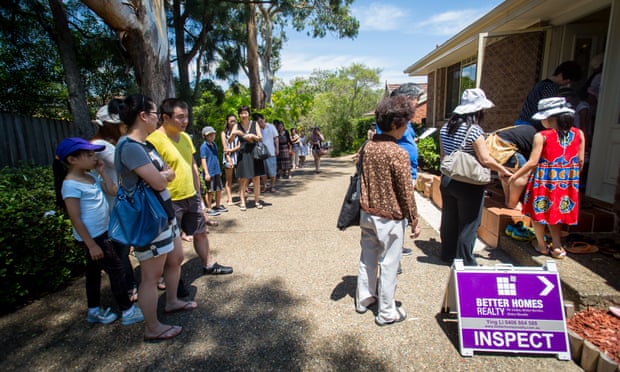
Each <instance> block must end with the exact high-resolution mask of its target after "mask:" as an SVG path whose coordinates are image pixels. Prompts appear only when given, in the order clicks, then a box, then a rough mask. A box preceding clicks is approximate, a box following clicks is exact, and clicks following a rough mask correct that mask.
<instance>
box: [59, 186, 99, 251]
mask: <svg viewBox="0 0 620 372" xmlns="http://www.w3.org/2000/svg"><path fill="white" fill-rule="evenodd" d="M65 207H66V208H67V214H69V219H70V220H71V224H73V228H74V229H75V231H76V232H77V233H78V235H79V236H80V237H81V238H82V240H83V241H84V244H85V245H86V248H88V254H89V255H90V258H92V260H93V261H97V260H99V259H102V258H103V250H102V249H101V247H100V246H99V245H98V244H97V243H96V242H95V240H93V237H92V236H90V234H89V233H88V229H87V228H86V225H84V222H83V221H82V214H81V212H80V199H78V198H66V199H65Z"/></svg>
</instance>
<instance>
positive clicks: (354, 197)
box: [336, 141, 368, 231]
mask: <svg viewBox="0 0 620 372" xmlns="http://www.w3.org/2000/svg"><path fill="white" fill-rule="evenodd" d="M366 142H368V141H366ZM366 142H364V145H363V146H362V148H361V150H360V156H359V159H358V161H357V169H356V172H355V174H354V175H353V176H351V179H350V180H349V187H348V188H347V192H346V194H345V195H344V201H343V202H342V206H341V207H340V214H339V215H338V222H337V223H336V226H337V227H338V228H339V229H340V230H342V231H344V230H345V229H346V228H347V227H350V226H359V225H360V189H361V185H360V184H361V181H362V160H363V159H364V147H366Z"/></svg>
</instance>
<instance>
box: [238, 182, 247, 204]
mask: <svg viewBox="0 0 620 372" xmlns="http://www.w3.org/2000/svg"><path fill="white" fill-rule="evenodd" d="M247 187H248V179H247V178H239V201H240V204H239V205H240V206H242V207H245V189H246V188H247Z"/></svg>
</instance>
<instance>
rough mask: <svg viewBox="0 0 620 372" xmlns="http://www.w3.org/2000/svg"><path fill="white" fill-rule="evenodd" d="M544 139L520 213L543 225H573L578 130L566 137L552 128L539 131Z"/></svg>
mask: <svg viewBox="0 0 620 372" xmlns="http://www.w3.org/2000/svg"><path fill="white" fill-rule="evenodd" d="M540 134H541V135H542V136H543V138H544V144H543V148H542V153H541V154H540V160H539V161H538V165H537V166H536V169H535V170H534V172H532V174H531V175H530V179H529V182H528V184H527V188H526V190H525V199H524V204H523V214H525V215H526V216H529V217H531V218H532V219H533V220H534V221H536V222H539V223H543V224H550V225H555V224H560V223H563V224H567V225H576V224H577V222H578V217H579V147H580V143H581V136H580V133H579V129H577V128H574V127H573V128H571V130H570V131H569V132H568V135H567V136H561V135H560V134H559V132H558V131H557V130H555V129H546V130H543V131H541V132H540Z"/></svg>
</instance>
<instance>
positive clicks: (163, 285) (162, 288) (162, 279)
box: [157, 277, 166, 291]
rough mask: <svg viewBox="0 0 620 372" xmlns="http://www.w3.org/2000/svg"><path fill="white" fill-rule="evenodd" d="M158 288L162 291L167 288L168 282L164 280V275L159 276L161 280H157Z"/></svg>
mask: <svg viewBox="0 0 620 372" xmlns="http://www.w3.org/2000/svg"><path fill="white" fill-rule="evenodd" d="M157 288H158V289H160V290H162V291H165V290H166V282H165V281H164V277H161V278H159V281H158V282H157Z"/></svg>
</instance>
